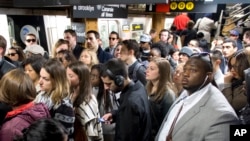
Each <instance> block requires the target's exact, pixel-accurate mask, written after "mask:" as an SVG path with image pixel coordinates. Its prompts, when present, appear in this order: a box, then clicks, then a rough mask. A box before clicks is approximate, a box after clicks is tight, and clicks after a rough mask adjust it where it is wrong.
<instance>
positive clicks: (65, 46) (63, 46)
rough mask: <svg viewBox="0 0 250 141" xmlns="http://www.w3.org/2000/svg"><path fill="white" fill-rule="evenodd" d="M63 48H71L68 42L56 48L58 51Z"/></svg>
mask: <svg viewBox="0 0 250 141" xmlns="http://www.w3.org/2000/svg"><path fill="white" fill-rule="evenodd" d="M62 50H69V46H68V45H67V44H61V45H60V46H58V47H57V48H56V53H58V52H59V51H62Z"/></svg>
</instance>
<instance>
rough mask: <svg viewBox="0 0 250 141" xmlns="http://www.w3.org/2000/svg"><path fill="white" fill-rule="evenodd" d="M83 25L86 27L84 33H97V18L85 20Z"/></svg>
mask: <svg viewBox="0 0 250 141" xmlns="http://www.w3.org/2000/svg"><path fill="white" fill-rule="evenodd" d="M85 25H86V29H85V31H86V32H87V31H89V30H96V31H98V24H97V18H85Z"/></svg>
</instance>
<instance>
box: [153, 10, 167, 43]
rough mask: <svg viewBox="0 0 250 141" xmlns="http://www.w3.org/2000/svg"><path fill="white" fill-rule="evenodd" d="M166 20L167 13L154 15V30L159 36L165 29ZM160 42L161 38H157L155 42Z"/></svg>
mask: <svg viewBox="0 0 250 141" xmlns="http://www.w3.org/2000/svg"><path fill="white" fill-rule="evenodd" d="M165 18H166V14H165V13H154V14H153V16H152V28H153V29H155V30H156V31H157V33H158V34H159V33H160V31H161V30H162V29H164V24H165ZM159 40H160V39H159V38H155V39H154V42H157V41H159Z"/></svg>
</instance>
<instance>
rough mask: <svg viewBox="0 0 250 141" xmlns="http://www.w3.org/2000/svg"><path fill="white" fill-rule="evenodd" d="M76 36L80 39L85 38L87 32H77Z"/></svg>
mask: <svg viewBox="0 0 250 141" xmlns="http://www.w3.org/2000/svg"><path fill="white" fill-rule="evenodd" d="M76 35H77V36H79V37H84V36H85V32H83V33H80V32H76Z"/></svg>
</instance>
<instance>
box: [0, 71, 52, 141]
mask: <svg viewBox="0 0 250 141" xmlns="http://www.w3.org/2000/svg"><path fill="white" fill-rule="evenodd" d="M35 97H36V89H35V86H34V84H33V82H32V80H31V79H30V78H29V76H28V75H27V74H25V73H24V72H23V71H22V70H21V69H14V70H12V71H10V72H8V73H6V74H5V75H4V76H3V78H2V79H1V81H0V102H3V103H5V104H7V105H9V106H10V107H11V108H12V110H11V111H9V112H8V113H7V115H6V116H5V119H4V122H3V125H2V127H1V129H0V140H1V141H12V140H13V138H14V137H15V136H21V135H22V132H21V131H22V130H23V129H24V128H26V127H28V126H29V125H30V124H31V123H33V122H34V121H36V120H38V119H42V118H49V117H50V113H49V110H48V108H47V107H46V106H45V105H44V104H42V103H34V102H33V100H34V99H35Z"/></svg>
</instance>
